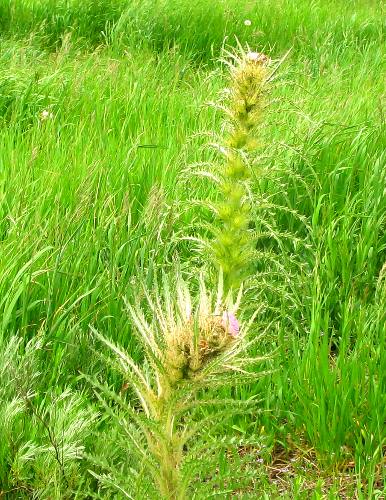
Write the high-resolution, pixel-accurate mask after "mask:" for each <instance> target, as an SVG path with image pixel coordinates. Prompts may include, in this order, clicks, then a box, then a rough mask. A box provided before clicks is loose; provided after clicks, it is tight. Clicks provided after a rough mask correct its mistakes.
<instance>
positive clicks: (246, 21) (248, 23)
mask: <svg viewBox="0 0 386 500" xmlns="http://www.w3.org/2000/svg"><path fill="white" fill-rule="evenodd" d="M244 24H245V26H250V25H251V24H252V21H251V20H250V19H246V20H245V21H244Z"/></svg>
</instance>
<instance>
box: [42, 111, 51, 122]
mask: <svg viewBox="0 0 386 500" xmlns="http://www.w3.org/2000/svg"><path fill="white" fill-rule="evenodd" d="M53 117H54V115H53V113H51V111H48V110H47V109H44V110H43V111H42V112H41V113H40V119H41V120H42V121H45V120H48V119H50V120H51V119H52V118H53Z"/></svg>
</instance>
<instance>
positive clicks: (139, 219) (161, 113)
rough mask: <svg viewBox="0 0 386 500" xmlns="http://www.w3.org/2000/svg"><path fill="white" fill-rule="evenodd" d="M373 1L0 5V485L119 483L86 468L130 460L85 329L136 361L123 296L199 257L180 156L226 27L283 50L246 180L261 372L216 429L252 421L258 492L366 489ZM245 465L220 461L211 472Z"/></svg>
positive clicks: (375, 230) (374, 476)
mask: <svg viewBox="0 0 386 500" xmlns="http://www.w3.org/2000/svg"><path fill="white" fill-rule="evenodd" d="M240 4H241V5H240ZM384 13H385V8H384V5H383V4H382V2H375V1H370V0H368V1H365V0H362V1H358V2H356V1H353V2H346V1H335V2H332V1H329V0H318V1H315V2H312V4H310V3H309V2H295V1H290V0H275V1H274V2H268V1H263V2H259V3H258V5H257V4H256V5H255V3H253V2H247V1H245V2H236V1H229V2H222V1H220V0H216V1H215V2H208V1H207V0H200V1H199V2H196V3H194V2H187V1H185V0H172V1H167V2H166V1H157V2H154V3H153V2H147V1H143V2H126V1H123V0H121V1H119V0H115V1H112V0H110V1H105V2H101V1H100V2H91V1H87V2H80V1H76V0H71V1H70V2H64V1H59V2H51V1H42V0H40V1H38V0H34V1H26V0H25V1H24V0H20V1H18V2H11V1H4V2H2V4H1V6H0V30H1V32H0V33H1V35H0V36H1V38H0V400H1V409H0V434H1V436H2V438H1V440H0V498H1V497H4V498H11V499H12V498H90V497H91V498H92V497H94V498H114V496H113V495H117V496H116V498H123V496H120V495H121V494H120V493H116V490H113V489H112V490H105V489H104V490H102V489H101V486H100V485H99V484H98V481H97V480H96V479H95V478H94V477H93V476H92V475H91V474H90V473H89V470H90V469H91V470H98V471H99V472H101V471H108V470H109V469H110V468H112V466H114V467H115V468H119V467H122V468H123V475H124V474H125V473H126V472H125V471H126V469H125V464H126V466H128V465H129V464H128V461H129V459H128V456H127V450H126V449H125V446H127V444H126V443H125V438H124V436H122V435H121V434H120V431H119V428H118V427H116V426H114V425H113V423H112V421H110V420H108V416H107V414H106V412H105V410H104V409H103V407H101V406H100V404H99V402H98V401H97V399H96V398H95V396H94V394H93V393H92V391H91V388H90V386H89V384H88V383H86V382H85V381H84V379H83V378H82V376H81V374H82V373H86V374H88V375H89V376H91V377H95V378H100V379H107V380H108V381H109V383H110V384H111V385H112V386H113V387H115V388H116V389H117V390H119V389H120V387H121V386H122V383H123V381H122V379H121V378H120V377H119V376H118V375H116V373H115V372H114V371H113V370H111V369H110V368H109V367H108V366H107V365H106V363H104V362H103V360H101V359H100V356H98V354H97V352H95V350H97V349H98V347H97V344H96V343H95V339H94V337H93V336H92V334H91V333H90V324H91V325H93V327H94V328H96V329H97V330H98V331H100V332H101V333H103V335H105V336H106V337H108V338H110V339H113V340H114V341H117V342H119V343H121V344H123V345H124V346H125V347H126V348H127V349H128V350H129V351H130V353H131V354H132V356H133V357H134V358H136V359H140V357H141V353H140V351H139V349H138V346H137V344H136V342H135V341H134V339H133V337H132V333H131V331H132V325H131V324H130V321H129V318H128V315H127V314H126V312H125V300H129V301H130V300H133V299H134V298H138V296H139V294H140V293H141V292H140V288H139V287H138V283H139V282H140V281H141V280H145V282H146V283H147V286H148V287H149V288H151V287H152V284H153V281H154V276H156V275H157V273H159V271H160V270H173V268H175V267H176V266H177V261H178V265H179V266H180V267H181V268H182V270H183V273H184V275H185V276H186V277H189V276H190V277H194V276H195V275H196V274H197V272H198V268H199V267H200V266H201V265H202V262H201V259H200V255H197V253H196V252H194V248H193V246H192V245H191V244H190V243H189V242H188V241H185V240H181V237H182V236H191V235H195V236H197V235H199V234H201V232H202V230H201V229H200V225H199V223H200V222H201V221H202V218H203V217H204V218H207V217H209V216H208V214H207V213H206V212H205V211H202V210H200V209H199V208H196V206H195V205H194V204H192V201H193V200H196V199H206V198H208V197H211V196H212V195H213V194H214V193H213V189H212V186H211V185H210V184H209V183H208V182H207V181H205V180H200V179H197V178H196V177H194V176H192V175H191V174H190V172H191V169H190V168H189V166H190V165H193V164H194V163H196V162H202V161H213V160H214V159H215V158H216V155H215V153H214V152H213V151H212V150H211V149H210V148H207V147H205V145H206V144H207V143H208V141H209V140H210V138H208V136H207V135H205V134H207V133H208V132H209V133H211V134H215V135H221V119H222V117H221V114H220V113H219V112H218V111H217V110H216V109H214V108H213V107H210V106H207V105H206V103H208V102H209V101H216V100H217V101H218V99H219V97H218V92H220V91H221V90H222V89H223V87H224V85H225V80H224V71H223V68H222V67H221V65H220V63H219V62H218V61H217V59H216V58H217V57H218V56H219V54H220V52H221V47H222V46H223V44H224V37H228V38H227V42H228V43H229V44H231V45H234V35H237V36H238V38H239V39H240V41H241V42H242V43H244V42H248V43H250V45H251V47H253V48H256V49H257V50H264V51H265V52H266V53H270V55H271V56H272V57H280V56H281V55H283V54H284V52H286V51H287V50H288V49H290V48H292V52H291V54H290V55H289V57H288V58H287V60H286V62H285V63H284V64H283V66H282V67H281V68H280V70H279V72H278V78H277V80H276V83H275V85H274V87H273V89H272V96H271V104H270V106H269V109H268V110H267V115H266V117H265V123H264V127H263V128H262V136H261V143H262V145H261V148H260V152H261V157H260V158H259V159H258V162H257V165H256V179H255V182H254V186H253V189H254V194H255V196H256V200H257V203H256V206H255V207H254V218H255V225H256V229H257V230H260V231H262V232H264V233H265V236H264V237H262V238H260V239H259V241H258V242H257V248H258V249H259V250H261V251H266V250H267V251H268V250H269V251H270V252H271V256H272V259H271V260H267V259H265V260H263V259H262V260H257V261H256V262H254V263H252V264H253V268H254V273H255V275H254V280H253V284H252V286H251V288H250V289H249V290H248V298H249V302H248V304H249V305H250V308H251V310H253V309H255V308H259V310H260V313H259V315H258V316H257V318H256V320H255V328H256V330H257V331H260V332H261V331H263V330H264V329H265V328H267V333H266V336H265V341H264V343H263V344H262V345H261V346H260V348H259V352H258V353H257V352H256V353H255V354H262V353H263V354H266V353H269V354H270V356H271V358H270V361H269V366H270V369H271V373H270V374H269V375H267V376H265V377H262V378H259V379H257V381H256V383H255V384H252V385H250V386H248V387H243V388H240V389H238V390H237V392H236V393H235V394H234V396H236V397H239V398H242V399H247V398H249V397H251V396H257V398H258V399H261V400H262V403H261V410H262V411H261V412H258V413H257V414H256V415H254V416H252V417H251V416H250V415H248V416H244V417H239V418H237V419H235V420H234V421H233V423H232V429H224V434H225V433H229V432H231V431H232V432H234V434H235V435H236V437H237V439H239V438H240V439H245V440H248V438H249V437H250V436H257V439H256V442H255V444H254V445H253V446H252V447H251V448H248V454H247V456H249V454H250V455H251V459H250V461H249V464H248V467H249V468H250V474H251V475H252V476H253V478H254V479H253V481H254V488H255V491H254V492H251V489H250V488H249V489H248V487H246V488H245V489H244V490H243V491H244V493H240V496H242V497H243V498H264V495H266V498H281V497H283V498H339V495H340V496H341V497H342V498H345V497H346V498H353V497H355V495H357V497H359V498H382V495H384V494H385V487H384V465H385V462H384V453H385V437H386V436H385V424H384V423H385V420H386V395H385V394H386V393H385V389H386V378H385V373H386V360H385V349H384V346H385V330H386V328H385V324H386V270H385V267H384V265H385V263H386V232H385V229H386V201H385V200H386V196H385V194H386V168H385V163H386V162H385V160H386V155H385V146H386V137H385V123H384V112H383V107H384V93H385V85H384V79H383V78H382V75H383V74H384V71H385V63H384V52H385V44H384V28H385V27H384V23H383V19H384V15H383V14H384ZM245 19H250V20H251V21H252V26H251V27H246V26H244V20H245ZM44 110H48V111H49V112H50V113H52V115H53V116H52V118H48V119H47V120H42V119H41V117H42V114H41V113H42V112H43V111H44ZM275 235H276V237H274V236H275ZM382 269H383V271H382ZM106 354H107V353H106ZM217 396H218V397H222V396H224V397H228V395H227V394H226V393H225V392H224V393H221V394H218V395H217ZM257 458H258V459H259V460H260V459H262V460H263V463H260V462H258V461H257V460H256V459H257ZM232 460H234V462H233V461H232ZM237 460H238V459H237V457H234V458H233V459H230V458H229V459H227V457H226V456H225V458H224V457H223V458H222V459H220V458H219V465H218V470H219V471H220V475H221V474H222V475H223V477H224V478H226V479H224V480H223V481H225V483H226V482H227V481H229V478H230V477H231V476H234V475H235V474H234V473H235V469H236V470H237V463H238V462H237ZM239 466H240V467H241V466H243V467H244V465H239ZM204 472H205V471H204ZM112 481H113V482H114V480H113V479H112ZM219 481H220V480H219ZM220 482H221V481H220ZM203 484H205V483H204V482H203ZM198 486H199V485H197V491H201V490H200V489H199V487H198ZM201 486H202V485H201ZM230 489H232V488H231V487H230ZM235 490H236V487H235ZM256 492H257V493H256ZM198 494H199V493H198ZM200 494H201V493H200ZM206 495H207V493H205V491H204V492H203V493H202V494H201V497H200V496H198V498H207V496H206ZM229 495H230V493H229ZM256 495H257V496H256ZM345 495H346V496H345ZM220 497H221V496H220ZM223 498H228V497H227V496H226V495H225V494H224V495H223ZM229 498H230V496H229Z"/></svg>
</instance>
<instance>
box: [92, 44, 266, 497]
mask: <svg viewBox="0 0 386 500" xmlns="http://www.w3.org/2000/svg"><path fill="white" fill-rule="evenodd" d="M266 66H267V58H266V57H265V56H263V55H261V54H258V53H255V52H245V51H241V55H239V56H233V63H232V64H230V75H231V84H232V85H231V90H230V91H229V95H228V106H227V108H226V113H227V116H228V117H229V122H228V132H227V137H226V139H225V144H224V146H223V147H221V150H222V151H223V153H224V158H225V164H224V165H222V168H221V169H219V171H218V174H219V175H218V176H217V177H216V179H217V185H218V191H219V194H220V199H219V200H218V201H217V203H216V204H215V205H214V210H215V213H216V215H217V216H218V218H219V219H220V221H221V225H220V227H218V226H216V227H215V226H213V227H212V230H213V232H214V235H215V238H214V240H213V241H212V242H211V243H210V244H209V248H210V254H211V257H212V258H213V260H214V261H215V262H216V263H217V264H218V272H217V287H216V288H217V291H216V293H212V292H210V291H209V292H208V291H207V288H206V286H205V277H204V275H201V277H200V280H199V292H198V296H197V297H195V296H194V295H193V296H192V295H191V292H190V289H189V287H188V285H187V284H186V283H185V281H184V280H183V279H182V278H181V276H179V275H178V276H177V279H176V282H175V286H174V292H173V291H171V289H172V287H171V285H170V282H169V280H168V279H167V278H166V277H164V278H163V286H162V289H160V288H159V287H156V290H155V291H154V293H153V294H151V293H150V292H148V291H147V290H146V289H145V291H144V293H145V296H146V298H147V301H146V302H147V305H146V311H145V310H144V308H143V307H141V306H140V305H139V304H136V305H132V304H128V311H129V314H130V317H131V319H132V322H133V326H134V330H135V333H136V336H137V339H138V341H139V344H140V346H141V347H142V353H143V357H144V359H143V362H142V363H141V364H139V363H137V362H135V360H134V359H133V358H132V357H131V356H130V355H129V354H128V353H127V352H125V351H124V350H123V349H122V348H120V347H118V346H116V345H114V344H113V343H112V342H111V341H109V340H107V339H105V338H104V337H103V336H101V335H99V334H98V333H97V332H95V333H96V335H97V336H98V338H99V339H100V340H101V341H102V342H103V343H104V344H106V345H107V346H108V347H109V348H110V349H112V350H113V351H114V353H115V354H116V357H117V360H118V366H119V369H120V370H121V372H122V374H123V376H124V387H125V388H127V389H128V388H131V392H130V395H131V396H132V398H134V401H135V403H133V402H132V403H129V401H128V400H127V399H126V398H125V397H123V396H122V395H117V394H116V393H115V392H113V391H110V390H109V389H107V388H106V387H104V386H103V385H98V387H99V389H100V390H102V391H103V392H104V393H105V394H108V395H109V397H111V399H113V400H114V401H115V403H117V404H118V406H119V407H120V408H121V409H122V411H123V412H124V413H123V414H124V415H125V417H126V418H123V419H122V417H121V414H120V413H119V415H120V416H119V417H118V421H119V423H120V425H121V426H122V427H123V429H124V432H125V433H126V435H127V436H128V438H129V439H130V441H131V445H132V446H131V450H132V452H133V453H136V454H137V462H138V459H139V463H140V464H141V467H139V468H138V467H137V473H136V474H134V473H133V474H132V477H131V479H130V480H129V479H128V478H126V479H125V481H126V483H127V482H129V483H130V486H129V489H130V492H127V495H128V496H129V497H130V498H132V497H131V494H132V492H136V494H137V497H138V495H139V494H141V495H142V497H143V498H144V497H145V496H146V497H147V496H148V494H149V492H148V491H147V492H146V493H145V492H144V490H143V481H142V478H143V472H141V471H143V470H145V471H148V473H150V475H151V477H152V478H153V482H152V484H153V486H154V492H157V493H155V494H157V495H161V497H162V498H163V499H169V500H171V499H173V500H176V499H184V498H187V494H188V493H187V492H188V489H189V485H190V482H191V480H192V477H191V471H192V468H191V467H190V468H189V467H188V468H186V467H184V464H185V463H188V462H189V460H188V455H189V453H190V451H191V450H192V449H196V446H191V443H192V438H193V436H195V437H197V436H196V434H197V432H198V431H200V435H201V436H202V433H203V432H204V431H205V428H206V426H207V425H211V431H212V432H213V425H214V422H216V421H217V422H218V421H221V420H222V418H225V417H232V416H234V414H235V413H237V412H240V411H242V412H243V413H245V412H246V411H248V410H250V409H252V408H253V409H254V410H256V402H255V401H247V402H241V401H237V400H233V399H224V397H221V398H218V399H213V390H216V389H218V387H224V386H226V387H229V386H237V385H239V384H242V383H246V382H248V381H250V380H256V377H257V373H256V370H252V369H251V368H252V366H253V365H254V363H259V362H260V361H261V359H259V358H257V357H254V358H253V359H249V358H248V355H247V352H248V349H249V347H250V343H252V341H247V340H246V338H247V337H246V334H247V331H248V328H249V326H250V324H251V322H252V321H253V318H252V319H250V321H249V323H248V324H247V325H246V324H245V323H244V322H243V321H242V320H241V319H240V318H241V316H240V314H239V313H238V310H239V306H240V301H241V298H242V290H243V287H242V281H243V280H244V278H245V277H246V274H247V268H248V263H249V260H250V259H251V257H252V255H253V245H252V241H253V238H252V237H251V235H250V234H249V232H248V225H249V220H250V211H251V207H250V202H249V199H250V195H249V193H250V183H251V178H252V172H251V161H250V157H249V155H250V153H251V151H253V150H254V148H255V147H256V139H255V135H256V129H257V126H258V123H259V120H260V116H261V113H262V109H263V107H264V90H265V86H266V82H267V80H268V73H267V67H266ZM259 338H260V337H258V336H255V337H254V339H253V342H257V341H258V340H259ZM210 406H212V407H215V408H216V409H215V411H210V410H208V412H205V413H204V414H203V412H202V408H204V407H205V408H208V407H210ZM221 407H223V409H222V410H221ZM112 414H113V415H115V416H116V413H115V412H112ZM144 442H145V444H144ZM201 452H202V453H203V451H202V450H201ZM201 456H202V455H201ZM201 456H200V459H201ZM95 475H96V476H97V477H98V478H99V480H100V481H101V482H102V483H103V484H106V485H107V484H109V485H110V486H111V485H114V486H116V487H118V486H117V484H116V483H114V481H112V479H111V475H109V474H107V475H106V474H104V475H103V474H100V473H99V474H96V473H95ZM119 489H120V491H121V492H122V491H123V490H122V486H121V485H120V486H119ZM139 491H141V493H138V492H139Z"/></svg>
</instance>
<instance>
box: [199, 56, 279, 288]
mask: <svg viewBox="0 0 386 500" xmlns="http://www.w3.org/2000/svg"><path fill="white" fill-rule="evenodd" d="M229 56H231V57H230V60H231V61H229V60H227V61H225V62H226V63H227V64H228V66H229V68H230V87H229V89H228V99H227V103H226V105H225V107H223V108H222V109H223V110H224V112H225V115H226V117H227V129H228V130H227V134H226V137H225V143H224V144H223V145H221V146H220V147H219V150H220V151H221V152H222V154H223V157H224V161H223V162H222V163H221V164H220V165H217V166H215V170H216V172H215V173H216V175H215V178H216V180H217V184H218V192H219V195H220V196H219V199H218V201H217V202H216V203H215V205H214V211H215V215H216V218H217V219H219V221H220V225H216V226H214V227H212V231H213V233H214V240H213V241H212V242H211V243H210V244H209V246H210V253H211V255H212V256H213V258H214V261H215V263H216V265H217V267H218V268H221V269H222V270H223V272H224V283H225V288H226V290H232V289H237V288H238V287H239V286H240V284H241V282H242V281H243V280H244V279H245V278H246V276H247V275H248V268H249V263H250V261H251V260H252V258H253V250H254V245H253V242H254V239H253V235H252V234H251V231H250V230H249V225H250V220H251V195H250V192H251V189H250V184H251V179H252V170H251V169H252V167H251V164H252V161H251V156H252V154H253V152H254V150H255V149H256V147H257V146H258V141H257V133H258V127H259V124H260V121H261V117H262V113H263V110H264V106H265V94H266V87H267V82H268V80H269V77H270V75H269V72H268V63H269V59H268V58H267V57H266V56H265V55H264V54H260V53H258V52H251V51H248V52H246V51H244V50H242V49H240V53H239V54H238V55H236V54H229ZM216 222H217V221H216Z"/></svg>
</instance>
